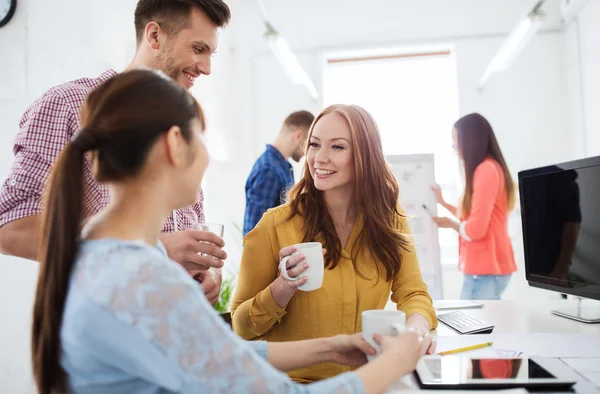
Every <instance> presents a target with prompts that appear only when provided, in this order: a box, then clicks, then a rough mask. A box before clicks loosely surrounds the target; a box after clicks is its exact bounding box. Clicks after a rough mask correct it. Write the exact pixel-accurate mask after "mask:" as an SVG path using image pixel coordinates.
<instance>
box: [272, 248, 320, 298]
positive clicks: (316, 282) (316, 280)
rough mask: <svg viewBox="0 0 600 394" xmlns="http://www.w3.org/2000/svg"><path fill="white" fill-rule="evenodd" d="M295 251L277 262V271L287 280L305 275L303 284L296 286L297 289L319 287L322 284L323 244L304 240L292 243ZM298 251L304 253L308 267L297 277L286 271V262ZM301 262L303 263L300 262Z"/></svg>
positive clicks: (297, 278) (307, 289) (305, 289)
mask: <svg viewBox="0 0 600 394" xmlns="http://www.w3.org/2000/svg"><path fill="white" fill-rule="evenodd" d="M294 246H295V247H296V251H295V252H294V253H292V254H291V255H289V256H285V257H284V258H282V259H281V262H280V263H279V272H280V273H281V276H283V277H284V278H285V279H287V280H299V279H301V278H302V277H305V276H306V277H307V278H308V280H307V281H306V283H305V284H303V285H302V286H300V287H298V290H302V291H313V290H317V289H320V288H321V286H323V274H324V270H325V261H324V259H323V246H322V245H321V243H320V242H305V243H301V244H297V245H294ZM300 253H302V254H304V256H305V262H306V263H308V266H309V267H308V268H307V269H306V270H305V271H304V272H302V273H301V274H300V276H297V277H290V276H289V275H288V273H287V268H286V264H287V261H288V260H289V259H290V258H291V257H292V256H297V255H299V254H300ZM300 264H303V263H300Z"/></svg>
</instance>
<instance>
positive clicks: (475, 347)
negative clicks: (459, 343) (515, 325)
mask: <svg viewBox="0 0 600 394" xmlns="http://www.w3.org/2000/svg"><path fill="white" fill-rule="evenodd" d="M493 344H494V342H486V343H480V344H479V345H473V346H466V347H460V348H458V349H453V350H445V351H443V352H440V353H439V355H440V356H444V355H446V354H454V353H461V352H467V351H469V350H475V349H481V348H483V347H488V346H492V345H493Z"/></svg>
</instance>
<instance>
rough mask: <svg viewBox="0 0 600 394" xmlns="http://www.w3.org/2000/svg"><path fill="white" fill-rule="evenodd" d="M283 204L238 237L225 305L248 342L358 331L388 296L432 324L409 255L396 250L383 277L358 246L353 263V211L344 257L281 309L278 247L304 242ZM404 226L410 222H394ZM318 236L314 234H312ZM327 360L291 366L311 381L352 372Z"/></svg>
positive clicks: (427, 298) (357, 229) (414, 262)
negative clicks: (274, 290) (235, 271)
mask: <svg viewBox="0 0 600 394" xmlns="http://www.w3.org/2000/svg"><path fill="white" fill-rule="evenodd" d="M289 212H290V207H289V205H287V204H286V205H283V206H280V207H277V208H275V209H271V210H269V211H267V213H265V214H264V216H263V218H262V219H261V220H260V222H259V223H258V224H257V225H256V227H255V228H254V230H252V231H251V232H249V233H248V234H247V235H246V237H245V239H244V252H243V255H242V262H241V267H240V273H239V276H238V283H237V288H236V291H235V296H234V298H233V301H232V304H231V315H232V321H233V329H234V330H235V332H236V333H237V334H238V335H240V336H241V337H242V338H244V339H247V340H252V339H257V340H258V339H260V340H268V341H275V342H283V341H293V340H302V339H309V338H320V337H328V336H332V335H337V334H354V333H356V332H360V331H361V326H362V323H361V313H362V312H363V311H365V310H369V309H383V308H384V307H385V305H386V303H387V301H388V299H389V296H390V293H391V294H392V301H393V302H394V303H396V305H397V306H398V309H399V310H402V311H404V312H405V313H406V315H407V317H408V316H410V315H411V314H413V313H418V314H420V315H422V316H423V317H425V318H426V319H427V321H429V326H430V327H431V329H434V328H435V327H436V326H437V319H436V317H435V311H434V309H433V305H432V301H431V297H430V296H429V294H428V293H427V286H426V285H425V282H423V279H422V277H421V271H420V269H419V264H418V262H417V257H416V255H415V253H414V252H413V253H408V252H406V251H403V252H402V265H401V268H400V272H399V273H398V275H397V276H396V277H395V278H394V279H393V280H392V281H391V282H387V281H386V278H385V269H383V267H381V269H380V271H381V273H380V274H379V277H378V273H377V267H376V263H375V261H373V257H372V256H371V254H370V253H369V251H368V250H365V249H366V248H361V249H360V251H359V253H358V254H357V256H356V261H355V262H354V265H356V268H357V269H358V271H359V272H360V273H361V274H362V275H363V276H364V278H367V279H364V278H363V277H361V276H359V275H358V274H357V272H356V271H355V268H354V265H353V264H352V260H351V256H350V252H351V251H352V247H353V245H354V243H355V242H356V240H357V237H358V235H359V234H360V230H361V229H362V227H363V220H362V218H361V217H359V218H358V219H357V220H356V223H355V224H354V228H353V230H352V233H351V234H350V238H349V239H348V243H347V244H346V247H345V248H344V250H343V251H342V257H341V259H340V261H339V263H338V265H337V266H336V267H335V268H334V269H326V270H325V275H324V278H323V286H322V287H321V288H320V289H317V290H314V291H310V292H303V291H298V292H296V294H294V296H293V297H292V299H291V300H290V302H289V303H288V305H287V306H286V307H285V308H280V307H279V306H278V305H277V304H276V303H275V301H274V300H273V296H272V295H271V286H270V284H271V283H272V282H273V281H274V280H275V279H276V278H277V276H278V274H279V269H278V265H279V251H280V250H281V249H283V248H284V247H286V246H290V245H294V244H297V243H300V242H302V237H303V220H302V217H300V216H298V215H296V216H295V217H294V218H292V220H290V221H286V218H287V216H288V214H289ZM400 225H401V226H402V229H403V232H404V233H408V232H409V231H410V230H409V228H408V223H407V222H406V220H405V219H402V220H401V221H400ZM317 241H319V240H317ZM350 369H351V368H350V367H346V366H340V365H336V364H331V363H324V364H318V365H315V366H312V367H308V368H302V369H299V370H296V371H292V372H290V376H291V377H292V378H293V379H294V380H296V381H300V382H314V381H317V380H320V379H325V378H328V377H331V376H335V375H337V374H340V373H342V372H346V371H348V370H350Z"/></svg>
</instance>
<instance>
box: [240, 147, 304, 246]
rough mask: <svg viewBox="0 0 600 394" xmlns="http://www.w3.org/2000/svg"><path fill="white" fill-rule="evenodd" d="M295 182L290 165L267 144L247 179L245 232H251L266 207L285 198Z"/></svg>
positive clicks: (277, 203) (276, 203)
mask: <svg viewBox="0 0 600 394" xmlns="http://www.w3.org/2000/svg"><path fill="white" fill-rule="evenodd" d="M293 184H294V172H293V169H292V165H291V164H290V163H289V162H288V161H287V160H286V159H284V158H283V156H282V155H281V153H279V151H278V150H277V149H275V148H274V147H273V146H272V145H267V149H266V150H265V153H263V154H262V155H261V156H260V157H259V158H258V160H256V163H254V167H252V172H250V176H249V177H248V180H247V181H246V214H245V215H244V235H246V234H247V233H248V232H250V231H251V230H252V229H253V228H254V226H256V223H258V221H259V220H260V219H261V218H262V215H263V214H264V213H265V212H266V211H267V209H269V208H274V207H276V206H279V205H281V203H283V202H284V201H285V193H286V191H287V190H288V189H289V188H290V187H291V186H292V185H293Z"/></svg>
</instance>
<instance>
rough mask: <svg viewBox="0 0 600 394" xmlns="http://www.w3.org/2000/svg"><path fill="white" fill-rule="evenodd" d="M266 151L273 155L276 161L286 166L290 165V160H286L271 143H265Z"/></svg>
mask: <svg viewBox="0 0 600 394" xmlns="http://www.w3.org/2000/svg"><path fill="white" fill-rule="evenodd" d="M267 152H269V154H270V155H271V156H273V157H274V158H276V159H277V161H279V162H281V163H282V164H287V165H288V166H290V167H291V166H292V165H291V164H290V162H288V161H287V160H286V159H285V158H284V157H283V155H282V154H281V152H279V151H278V150H277V148H275V147H274V146H273V145H270V144H267Z"/></svg>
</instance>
